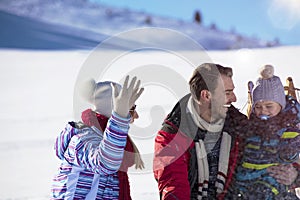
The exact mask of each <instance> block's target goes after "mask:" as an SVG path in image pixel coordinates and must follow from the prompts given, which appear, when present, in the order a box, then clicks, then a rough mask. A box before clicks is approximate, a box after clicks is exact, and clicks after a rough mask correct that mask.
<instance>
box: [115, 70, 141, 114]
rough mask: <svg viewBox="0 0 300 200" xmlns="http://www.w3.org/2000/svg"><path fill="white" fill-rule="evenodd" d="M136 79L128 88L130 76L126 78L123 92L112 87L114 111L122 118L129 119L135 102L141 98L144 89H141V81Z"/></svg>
mask: <svg viewBox="0 0 300 200" xmlns="http://www.w3.org/2000/svg"><path fill="white" fill-rule="evenodd" d="M136 81H137V78H136V77H134V78H133V79H132V80H131V81H130V83H129V86H128V82H129V76H126V79H125V81H124V84H123V87H122V89H121V91H118V89H117V88H116V87H115V86H114V85H112V88H113V106H114V107H113V110H114V111H115V112H116V113H118V115H120V116H121V117H127V116H128V113H129V109H130V108H131V107H132V106H133V105H134V103H135V101H136V100H137V99H138V98H139V97H140V95H141V94H142V92H143V91H144V88H140V84H141V81H140V80H138V81H137V82H136Z"/></svg>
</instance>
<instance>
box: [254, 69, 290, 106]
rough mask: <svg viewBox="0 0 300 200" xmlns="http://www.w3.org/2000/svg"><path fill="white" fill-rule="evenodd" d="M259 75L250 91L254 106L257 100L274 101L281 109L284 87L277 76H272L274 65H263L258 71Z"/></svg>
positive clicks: (283, 102) (283, 100)
mask: <svg viewBox="0 0 300 200" xmlns="http://www.w3.org/2000/svg"><path fill="white" fill-rule="evenodd" d="M260 74H261V77H260V78H259V79H258V80H257V82H256V86H255V87H254V89H253V91H252V100H253V105H252V108H254V106H255V104H256V103H257V102H259V101H274V102H277V103H279V104H280V105H281V108H282V109H283V108H284V107H285V105H286V100H285V93H284V87H283V85H282V83H281V80H280V78H279V77H278V76H274V67H273V66H272V65H265V66H264V67H263V68H262V69H261V71H260Z"/></svg>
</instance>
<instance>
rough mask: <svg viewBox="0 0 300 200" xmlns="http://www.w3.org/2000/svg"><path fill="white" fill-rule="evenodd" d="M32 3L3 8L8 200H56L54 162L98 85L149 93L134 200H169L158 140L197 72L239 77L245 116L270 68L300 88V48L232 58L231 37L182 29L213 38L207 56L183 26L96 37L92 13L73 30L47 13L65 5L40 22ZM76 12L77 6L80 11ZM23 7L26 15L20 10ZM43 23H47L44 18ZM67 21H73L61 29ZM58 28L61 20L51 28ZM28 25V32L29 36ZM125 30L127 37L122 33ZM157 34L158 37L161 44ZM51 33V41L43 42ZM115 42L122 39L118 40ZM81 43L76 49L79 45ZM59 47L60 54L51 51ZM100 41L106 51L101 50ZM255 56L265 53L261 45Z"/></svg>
mask: <svg viewBox="0 0 300 200" xmlns="http://www.w3.org/2000/svg"><path fill="white" fill-rule="evenodd" d="M24 2H25V3H27V4H25V3H24ZM29 2H31V3H32V4H33V5H34V3H40V1H38V0H34V1H1V3H0V5H1V6H0V7H1V9H2V11H0V15H1V17H0V22H1V24H2V25H3V23H4V25H5V26H4V27H5V29H4V30H9V31H8V32H7V33H6V35H5V34H4V33H5V31H3V32H1V33H0V34H2V35H1V37H0V38H1V39H0V46H1V49H0V60H1V61H2V64H1V67H0V91H1V97H2V98H0V110H1V112H0V119H1V120H0V126H1V131H2V137H1V141H0V149H1V151H0V159H1V165H0V177H1V179H0V186H1V192H0V199H5V200H6V199H7V200H8V199H22V200H23V199H39V200H41V199H49V193H50V186H51V179H52V177H53V175H54V173H55V172H56V170H57V168H58V166H59V160H58V159H57V158H56V157H55V155H54V152H53V144H54V140H55V137H56V136H57V135H58V134H59V132H60V131H61V130H62V129H63V128H64V126H65V124H66V123H67V122H68V121H71V120H78V118H79V114H80V112H81V110H82V109H83V107H84V106H85V105H84V104H83V102H81V100H80V98H78V96H76V93H74V89H75V88H76V87H77V86H78V84H79V83H80V81H81V80H83V79H84V78H86V77H88V76H91V77H95V78H97V79H99V78H101V80H104V79H110V80H114V81H121V80H122V79H123V77H124V75H125V74H131V75H132V74H135V75H138V77H140V78H141V79H142V83H143V85H144V87H145V92H144V94H143V95H142V96H141V98H140V99H139V100H138V102H137V105H138V106H137V111H138V112H139V115H140V118H139V119H138V120H136V122H135V124H134V125H132V126H131V129H130V134H131V136H132V138H133V140H134V141H135V142H136V144H137V146H138V148H139V149H140V151H141V153H142V157H143V159H144V162H145V164H146V169H145V170H143V171H136V170H134V169H130V171H129V176H130V182H131V193H132V197H133V199H144V200H155V199H159V197H158V191H157V185H156V182H155V180H154V177H153V173H152V156H153V145H154V144H153V142H154V137H155V134H156V131H157V130H158V129H159V128H160V125H161V122H162V120H163V118H164V117H165V115H166V114H167V113H168V112H170V110H171V109H172V107H173V106H174V104H175V103H176V101H177V100H178V99H179V98H180V97H181V96H183V94H185V93H186V92H187V91H188V85H187V81H188V79H189V77H190V76H191V73H192V71H193V68H194V67H195V66H196V65H197V64H200V63H202V62H206V61H210V62H215V63H219V64H222V65H224V66H230V67H232V68H233V70H234V77H233V79H234V82H235V86H236V89H235V93H236V95H237V97H238V101H237V102H236V103H235V104H234V105H235V106H236V107H238V108H240V109H241V111H242V112H245V111H246V109H245V108H244V105H245V104H246V102H247V82H248V81H249V80H252V81H255V80H256V78H257V77H258V69H259V68H260V67H261V66H263V65H265V64H272V65H274V67H275V74H276V75H278V76H279V77H280V78H281V80H282V82H283V83H285V80H286V78H287V77H288V76H291V77H293V78H294V82H295V85H296V86H299V85H300V83H299V80H297V74H299V71H300V69H299V67H298V60H299V58H298V56H299V55H300V46H283V47H273V48H251V49H250V48H246V47H247V46H243V48H237V49H235V50H226V51H223V50H222V49H226V48H227V47H228V44H230V46H233V45H236V44H235V43H231V42H232V41H231V40H230V39H228V37H229V38H230V37H231V36H230V35H227V34H225V33H221V32H219V33H216V32H209V30H207V29H205V28H203V27H202V28H200V27H199V29H197V28H195V29H194V28H191V27H192V26H195V25H191V24H189V25H188V24H186V23H185V22H181V23H182V26H181V27H182V29H181V30H183V29H185V28H187V27H189V28H190V29H188V28H187V29H186V30H187V31H194V30H196V31H199V30H200V29H203V32H202V33H201V34H200V35H203V36H204V35H205V37H209V38H210V39H208V40H207V41H209V43H206V45H207V46H206V48H205V49H206V50H204V49H203V48H201V46H197V45H195V44H194V43H193V42H194V40H192V38H193V37H192V38H189V37H186V35H184V34H181V31H180V30H178V29H174V31H173V30H171V29H170V28H172V27H175V26H177V25H178V24H177V23H179V22H176V21H172V20H170V24H172V23H174V26H171V25H169V26H162V27H166V28H167V29H160V28H158V29H155V28H148V29H147V28H146V29H135V30H131V31H128V32H122V33H121V34H119V31H124V30H129V29H126V26H125V25H124V21H122V20H124V19H123V18H121V17H120V16H115V18H114V19H115V23H113V25H110V23H111V22H108V21H106V23H105V24H103V26H102V27H104V28H103V29H102V28H101V29H100V28H98V29H97V27H98V26H95V30H91V29H86V27H87V26H89V25H90V24H88V23H87V22H88V21H90V20H91V21H92V19H94V18H93V17H92V16H91V17H90V18H87V15H90V14H91V13H90V12H87V11H86V12H83V11H82V16H81V17H78V19H79V21H80V20H81V22H79V23H78V24H75V25H73V24H72V20H74V18H73V17H74V16H72V17H71V16H70V15H68V16H69V17H67V18H61V16H60V15H58V14H57V13H53V12H50V11H49V10H47V9H50V8H49V7H51V6H50V5H52V7H53V9H58V8H65V7H64V6H66V4H61V3H59V2H62V1H57V2H56V4H50V3H49V2H50V1H45V3H44V4H45V5H44V7H43V6H40V7H34V6H32V7H31V10H30V12H29V11H28V9H29V8H30V6H28V5H29ZM66 2H67V3H68V4H71V1H66ZM77 2H79V3H78V4H71V6H72V9H73V10H72V9H69V10H70V11H72V12H71V13H72V14H73V15H78V8H77V10H76V9H75V8H76V7H84V6H85V5H86V4H80V1H77ZM82 2H83V1H82ZM5 3H7V4H9V5H12V3H14V6H12V7H5V6H4V5H6V4H5ZM20 6H23V8H24V9H23V10H22V9H19V8H20ZM89 6H90V7H89V9H96V8H99V6H98V5H94V6H92V5H89ZM38 8H39V9H38ZM110 9H111V10H112V12H113V13H116V10H114V9H113V8H110ZM7 11H10V13H8V12H7ZM17 11H18V12H17ZM46 11H47V12H46ZM52 11H53V10H52ZM89 11H91V10H89ZM94 12H96V10H94ZM30 13H31V16H28V15H29V14H30ZM126 13H127V15H129V16H132V17H130V18H129V19H134V18H142V17H143V16H145V14H143V13H133V12H130V11H128V10H122V12H121V14H120V15H122V16H123V15H126ZM38 14H39V15H40V17H41V19H42V20H43V21H39V20H37V19H36V18H35V17H36V16H37V15H38ZM99 15H100V14H99ZM60 18H61V19H63V20H58V19H60ZM102 18H103V17H102ZM49 19H52V20H53V21H51V20H50V22H51V24H50V23H49ZM88 19H89V20H88ZM121 19H122V20H121ZM153 19H160V20H161V23H162V21H163V19H161V18H155V17H153ZM47 20H48V21H47ZM54 22H55V23H54ZM102 22H103V23H104V22H105V21H102ZM164 22H165V21H164ZM23 23H24V24H26V26H23V27H22V24H23ZM58 23H59V24H58ZM90 23H91V22H90ZM99 23H100V22H99ZM128 23H129V25H128V27H130V28H135V27H137V26H138V25H137V24H136V23H137V22H136V21H135V22H132V23H131V20H129V22H128ZM157 23H158V22H157ZM133 24H134V26H131V25H133ZM158 24H159V23H158ZM117 25H120V27H121V25H124V27H122V30H121V29H114V28H115V27H118V26H117ZM157 26H159V25H157ZM26 27H27V28H26ZM105 27H106V28H107V29H105ZM99 30H103V32H102V33H100V32H99ZM21 31H22V32H21ZM30 31H32V32H30ZM153 31H157V34H152V33H153ZM207 31H208V32H207ZM41 32H42V33H45V34H44V35H43V34H39V33H41ZM20 33H22V34H21V35H20ZM33 33H34V34H33ZM73 33H74V34H73ZM115 33H118V35H117V36H114V37H112V38H109V37H108V36H110V35H112V34H115ZM140 33H142V34H140ZM23 34H24V35H23ZM72 34H73V35H76V39H74V40H72V41H71V40H70V37H69V36H72ZM193 34H196V32H192V35H193ZM45 35H47V36H45ZM49 35H50V36H51V37H49ZM2 36H5V37H2ZM21 36H23V38H22V37H21ZM77 36H78V37H77ZM24 37H25V38H24ZM53 38H55V40H53ZM91 38H94V39H95V40H92V41H93V42H92V44H91V43H87V41H90V39H91ZM195 38H196V37H195ZM195 38H193V39H195ZM38 39H39V40H40V42H39V41H38ZM103 39H105V40H103ZM198 39H199V40H197V39H196V41H198V42H200V44H201V45H202V43H201V41H202V40H200V38H198ZM14 41H15V42H14ZM53 41H56V43H55V45H53V46H52V47H51V46H49V44H53ZM96 41H102V44H101V45H100V46H98V48H97V49H93V48H94V47H95V46H93V45H96V43H97V42H96ZM4 44H6V45H4ZM12 44H13V45H12ZM87 44H88V45H87ZM97 44H98V43H97ZM210 45H211V46H210ZM183 46H184V48H183ZM202 46H204V45H202ZM217 46H218V48H216V47H217ZM225 46H226V48H225ZM148 47H152V48H148ZM255 47H260V44H258V43H256V44H255ZM216 49H218V50H216Z"/></svg>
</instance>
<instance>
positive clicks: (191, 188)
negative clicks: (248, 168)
mask: <svg viewBox="0 0 300 200" xmlns="http://www.w3.org/2000/svg"><path fill="white" fill-rule="evenodd" d="M189 98H190V94H189V95H186V96H185V97H183V98H182V99H181V100H180V101H179V102H178V103H177V104H176V105H175V107H174V108H173V110H172V111H171V113H170V114H169V115H168V116H167V118H166V119H165V121H164V123H163V127H162V129H161V130H160V131H159V132H158V134H157V136H156V138H155V155H154V163H153V169H154V176H155V179H156V180H157V181H158V188H159V193H160V198H161V199H164V200H175V199H180V200H190V199H198V194H199V193H198V187H203V185H204V184H207V182H204V183H198V175H199V174H198V173H200V175H201V174H204V172H203V171H198V164H197V154H196V149H195V141H196V140H198V139H200V140H201V139H204V137H205V130H201V129H200V128H199V127H197V126H196V124H195V123H194V121H193V119H192V116H191V113H190V112H186V110H187V102H188V100H189ZM246 121H247V118H246V116H245V115H243V114H241V113H240V112H239V111H238V110H237V109H235V108H234V107H233V106H231V107H230V108H229V110H228V113H227V117H226V119H225V123H224V127H223V131H222V132H223V133H224V134H225V133H226V134H228V138H230V141H229V143H230V147H229V148H228V149H227V150H226V151H227V152H220V150H219V152H218V155H217V156H218V157H219V154H228V155H229V156H228V160H227V164H228V165H226V166H224V167H225V168H226V169H227V170H226V171H227V173H226V172H225V173H220V171H219V172H217V173H218V174H217V180H216V184H217V185H220V187H218V188H219V189H221V191H219V192H216V193H215V196H214V197H210V199H216V198H220V199H222V198H223V193H224V191H226V190H227V188H228V186H229V184H230V182H231V179H232V176H233V172H234V170H235V167H236V165H237V162H238V159H239V152H240V145H239V144H240V140H241V138H240V136H239V134H240V133H242V132H241V131H242V126H243V125H242V122H245V123H246ZM224 134H222V135H224ZM220 138H222V137H220ZM220 140H221V139H219V141H218V142H217V144H216V146H217V145H218V144H219V145H220V143H221V142H222V141H220ZM218 159H219V158H218ZM207 190H208V188H205V187H204V188H203V190H202V192H201V193H200V194H199V195H200V196H201V195H202V193H204V192H207ZM215 190H217V188H215ZM200 198H201V197H200ZM202 199H205V198H202Z"/></svg>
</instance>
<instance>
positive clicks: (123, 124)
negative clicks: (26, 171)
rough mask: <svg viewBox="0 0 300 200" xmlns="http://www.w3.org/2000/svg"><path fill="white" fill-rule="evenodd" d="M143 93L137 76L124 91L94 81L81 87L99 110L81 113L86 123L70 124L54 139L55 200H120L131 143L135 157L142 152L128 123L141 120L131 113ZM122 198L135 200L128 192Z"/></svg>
mask: <svg viewBox="0 0 300 200" xmlns="http://www.w3.org/2000/svg"><path fill="white" fill-rule="evenodd" d="M143 90H144V89H143V88H140V81H137V79H136V77H134V78H133V79H131V81H130V82H129V77H128V76H127V77H126V79H125V82H124V85H123V87H121V86H120V85H119V84H117V83H113V82H109V81H106V82H99V83H96V82H95V81H94V80H91V81H89V82H88V83H87V84H86V87H83V88H82V93H83V96H84V97H85V99H86V100H88V101H89V102H90V103H91V104H92V105H94V106H95V109H94V111H91V109H88V110H87V111H85V112H83V115H82V121H83V122H78V123H76V122H69V123H68V124H67V126H66V127H65V129H64V130H63V131H62V132H61V133H60V135H59V136H58V137H57V139H56V143H55V151H56V155H57V157H58V158H59V159H60V160H61V165H60V167H59V169H58V173H57V174H56V175H55V177H54V179H53V184H52V188H51V199H89V200H90V199H91V200H92V199H101V200H117V199H120V191H122V189H123V188H121V189H120V184H121V182H122V183H123V182H124V180H122V178H120V173H121V172H120V171H119V170H120V169H121V166H124V165H125V167H123V168H124V170H126V166H127V168H128V165H126V164H124V162H122V161H123V159H124V156H125V155H126V153H128V152H126V147H127V145H128V143H130V145H129V146H130V147H131V148H132V149H133V153H131V154H133V155H134V154H135V153H137V154H138V151H137V148H136V146H135V145H134V143H133V142H132V141H131V140H130V138H129V137H128V130H129V123H130V122H131V121H133V120H134V118H137V117H136V116H137V113H135V111H134V110H131V111H130V109H131V108H132V107H135V101H136V100H137V99H138V98H139V96H140V95H141V93H142V92H143ZM90 116H94V117H90ZM124 149H125V150H124ZM138 155H139V154H138ZM133 162H135V164H136V168H141V169H142V168H143V162H142V160H141V159H140V157H139V156H138V157H137V159H135V158H134V159H133ZM122 177H124V175H123V176H122ZM127 178H128V177H127ZM127 182H128V180H127ZM127 187H128V189H129V185H128V186H127ZM124 193H125V192H124ZM123 195H126V197H121V199H131V198H130V192H128V191H126V194H123Z"/></svg>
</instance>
